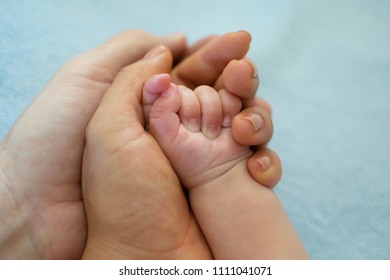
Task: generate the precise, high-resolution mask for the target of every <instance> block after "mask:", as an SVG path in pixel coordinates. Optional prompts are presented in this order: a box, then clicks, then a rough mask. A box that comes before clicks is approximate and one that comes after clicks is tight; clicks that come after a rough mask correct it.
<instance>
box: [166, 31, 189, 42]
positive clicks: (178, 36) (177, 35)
mask: <svg viewBox="0 0 390 280" xmlns="http://www.w3.org/2000/svg"><path fill="white" fill-rule="evenodd" d="M185 37H186V35H184V34H183V33H181V32H174V33H172V34H170V35H168V38H169V39H171V40H181V39H183V38H184V39H185Z"/></svg>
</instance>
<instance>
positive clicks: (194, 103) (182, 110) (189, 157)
mask: <svg viewBox="0 0 390 280" xmlns="http://www.w3.org/2000/svg"><path fill="white" fill-rule="evenodd" d="M142 104H143V107H144V112H145V119H146V121H147V122H148V124H149V131H150V133H151V134H152V135H153V136H154V137H155V138H156V140H157V141H158V142H159V144H160V146H161V147H162V149H163V151H164V152H165V154H166V155H167V157H168V158H169V159H170V161H171V164H172V165H173V167H174V169H175V171H176V172H177V174H178V175H179V178H180V179H181V181H182V183H183V184H184V185H185V186H186V187H187V188H193V187H195V186H199V185H202V184H204V183H206V182H208V181H209V180H213V179H214V178H217V177H219V176H221V175H223V174H224V173H226V172H227V171H229V170H230V169H231V168H232V167H233V166H235V165H236V164H237V163H238V162H240V161H241V160H243V159H246V158H248V157H249V156H250V155H251V154H252V152H251V150H250V149H249V146H243V145H240V144H238V143H237V142H236V141H235V140H234V138H233V136H232V129H231V125H232V120H233V118H234V116H235V115H236V114H238V113H239V112H240V109H241V101H240V99H239V98H237V97H236V96H234V95H232V94H230V93H229V92H227V91H226V90H224V89H222V90H220V91H219V92H217V91H215V90H214V89H213V88H211V87H208V86H200V87H198V88H196V89H195V90H194V91H192V90H190V89H188V88H186V87H184V86H176V85H175V84H173V83H171V82H170V76H169V75H168V74H160V75H154V76H152V77H150V78H149V79H148V80H147V81H146V83H145V86H144V90H143V95H142Z"/></svg>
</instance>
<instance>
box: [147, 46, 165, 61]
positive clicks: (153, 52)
mask: <svg viewBox="0 0 390 280" xmlns="http://www.w3.org/2000/svg"><path fill="white" fill-rule="evenodd" d="M165 51H166V47H165V46H163V45H159V46H157V47H154V48H153V49H151V50H150V51H149V52H148V53H147V54H146V55H145V56H144V59H152V58H155V57H157V56H159V55H160V54H162V53H163V52H165Z"/></svg>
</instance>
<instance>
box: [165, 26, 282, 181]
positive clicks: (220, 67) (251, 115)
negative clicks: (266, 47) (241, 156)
mask: <svg viewBox="0 0 390 280" xmlns="http://www.w3.org/2000/svg"><path fill="white" fill-rule="evenodd" d="M250 41H251V36H250V35H249V34H248V33H247V32H245V31H240V32H234V33H228V34H225V35H223V36H220V37H217V36H209V37H206V38H205V39H203V40H200V41H199V42H197V43H195V44H194V45H193V46H192V47H191V48H190V49H189V51H188V53H187V56H188V55H190V56H189V57H188V58H187V59H185V60H183V61H182V62H181V63H180V64H179V65H177V66H176V67H175V68H174V69H173V71H172V74H171V75H172V80H173V82H174V83H176V84H182V85H185V86H187V87H189V88H191V89H194V88H196V87H197V86H199V85H209V86H213V87H214V88H215V89H216V90H220V89H222V88H225V89H227V90H228V91H229V92H231V93H233V94H235V95H236V96H237V97H239V98H240V99H241V100H242V101H243V104H244V110H243V111H242V112H241V113H240V114H238V115H237V116H236V117H235V118H234V120H232V121H233V126H232V128H233V135H234V136H235V138H236V141H237V142H239V143H240V144H242V145H249V146H253V150H254V151H255V153H254V154H253V155H252V157H251V158H250V159H249V160H248V170H249V173H250V174H251V175H252V177H253V178H254V179H255V180H256V181H257V182H258V183H260V184H262V185H263V186H266V187H270V188H273V187H274V186H275V185H276V184H277V182H278V181H279V180H280V177H281V174H282V169H281V163H280V160H279V157H278V156H277V154H276V153H274V152H273V151H272V150H270V149H268V148H267V147H266V144H267V143H268V142H269V140H270V139H271V137H272V133H273V126H272V119H271V106H270V105H269V104H268V103H267V102H266V101H265V100H264V99H262V98H256V97H255V95H256V92H257V89H258V86H259V77H258V73H257V70H256V67H255V65H254V64H253V63H252V62H251V61H250V60H249V59H247V58H245V55H246V53H247V51H248V49H249V44H250ZM187 114H189V115H187V116H184V118H185V119H191V115H190V114H191V112H188V113H187Z"/></svg>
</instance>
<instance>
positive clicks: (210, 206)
mask: <svg viewBox="0 0 390 280" xmlns="http://www.w3.org/2000/svg"><path fill="white" fill-rule="evenodd" d="M142 103H143V105H144V109H145V110H144V111H146V117H145V118H146V119H147V120H148V124H149V131H150V133H151V134H152V135H153V136H154V137H155V138H156V140H157V141H158V143H159V144H160V145H161V147H162V149H163V151H164V153H165V154H166V155H167V157H168V159H169V160H170V162H171V163H172V166H173V167H174V169H175V171H176V173H177V174H178V176H179V178H180V180H181V182H182V183H183V184H184V186H185V187H186V188H188V189H189V197H190V202H191V207H192V209H193V211H194V214H195V217H196V219H197V221H198V223H199V225H200V227H201V229H202V231H203V233H204V235H205V238H206V240H207V242H208V244H209V246H210V248H211V251H212V253H213V256H214V257H215V258H217V259H304V258H307V255H306V253H305V250H304V248H303V246H302V244H301V243H300V241H299V238H298V236H297V235H296V233H295V232H294V230H293V228H292V226H291V224H290V223H289V221H288V219H287V216H286V215H285V213H284V211H283V209H282V207H281V204H280V203H279V201H278V199H277V197H276V196H275V194H274V193H273V192H272V191H271V190H270V189H267V188H265V187H263V186H261V185H260V184H258V183H257V182H256V181H255V180H253V178H252V177H251V176H250V174H249V173H248V171H247V168H246V161H247V159H248V158H249V157H250V155H251V154H252V151H251V150H250V147H249V146H245V145H241V144H239V143H238V142H237V141H236V140H235V139H234V138H233V134H232V121H233V122H234V117H235V116H236V115H237V114H238V113H239V112H240V110H241V105H242V104H241V101H240V99H239V98H237V97H236V96H235V95H233V94H231V93H229V92H228V91H227V90H225V89H222V90H220V91H219V92H217V91H216V90H215V89H213V88H212V87H208V86H200V87H197V88H196V89H195V90H194V91H192V90H190V89H188V88H186V87H184V86H176V85H175V84H173V83H171V82H170V76H169V75H168V74H160V75H154V76H152V77H150V78H149V79H148V80H147V82H146V83H145V87H144V90H143V95H142ZM189 111H192V112H190V113H189ZM188 115H191V118H190V119H187V116H188ZM259 122H262V121H261V120H260V121H259Z"/></svg>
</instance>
